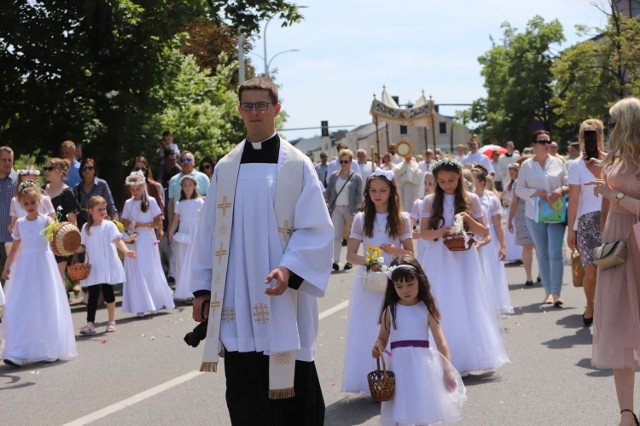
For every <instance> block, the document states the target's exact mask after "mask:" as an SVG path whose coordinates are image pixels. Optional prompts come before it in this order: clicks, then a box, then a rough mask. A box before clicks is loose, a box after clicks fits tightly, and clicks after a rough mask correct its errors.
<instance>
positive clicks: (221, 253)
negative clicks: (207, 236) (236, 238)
mask: <svg viewBox="0 0 640 426" xmlns="http://www.w3.org/2000/svg"><path fill="white" fill-rule="evenodd" d="M222 244H223V243H220V249H219V250H217V251H216V253H215V255H216V257H217V258H218V265H219V264H220V261H221V260H222V256H226V255H227V250H225V249H224V247H223V245H222Z"/></svg>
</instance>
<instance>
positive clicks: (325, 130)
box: [320, 121, 329, 138]
mask: <svg viewBox="0 0 640 426" xmlns="http://www.w3.org/2000/svg"><path fill="white" fill-rule="evenodd" d="M320 129H322V137H323V138H324V137H328V136H329V122H328V121H321V122H320Z"/></svg>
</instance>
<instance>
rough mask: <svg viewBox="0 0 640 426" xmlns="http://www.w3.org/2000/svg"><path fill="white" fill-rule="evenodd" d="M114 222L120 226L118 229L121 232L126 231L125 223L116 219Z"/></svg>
mask: <svg viewBox="0 0 640 426" xmlns="http://www.w3.org/2000/svg"><path fill="white" fill-rule="evenodd" d="M113 223H115V225H116V227H117V228H118V231H120V232H122V231H124V224H123V223H122V222H120V221H119V220H115V219H114V220H113Z"/></svg>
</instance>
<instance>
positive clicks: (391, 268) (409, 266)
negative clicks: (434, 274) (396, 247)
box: [387, 263, 416, 280]
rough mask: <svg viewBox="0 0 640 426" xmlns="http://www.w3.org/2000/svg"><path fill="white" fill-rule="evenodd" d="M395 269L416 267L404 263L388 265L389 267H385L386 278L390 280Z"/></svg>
mask: <svg viewBox="0 0 640 426" xmlns="http://www.w3.org/2000/svg"><path fill="white" fill-rule="evenodd" d="M396 269H413V270H414V271H415V269H416V268H414V267H413V266H411V265H407V264H404V263H403V264H402V265H396V266H390V267H389V269H387V278H389V279H390V280H391V279H392V278H391V277H392V276H393V271H395V270H396Z"/></svg>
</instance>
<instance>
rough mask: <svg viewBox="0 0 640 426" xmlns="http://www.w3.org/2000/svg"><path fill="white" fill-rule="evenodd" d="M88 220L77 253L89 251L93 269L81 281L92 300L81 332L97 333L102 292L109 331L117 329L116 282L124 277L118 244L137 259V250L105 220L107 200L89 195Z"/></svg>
mask: <svg viewBox="0 0 640 426" xmlns="http://www.w3.org/2000/svg"><path fill="white" fill-rule="evenodd" d="M87 211H88V213H89V220H88V221H87V223H85V224H84V225H83V226H82V232H81V238H82V245H81V246H80V248H79V249H78V253H82V252H86V253H87V260H88V262H89V264H91V272H90V273H89V276H88V277H87V279H86V280H82V281H80V285H81V286H82V287H87V288H88V291H89V300H88V302H87V325H85V326H84V327H82V329H81V330H80V334H85V335H90V334H95V333H96V328H95V325H94V324H95V320H96V309H97V307H98V296H100V292H101V291H102V295H103V297H104V301H105V302H106V303H107V315H108V317H109V321H108V322H107V330H106V331H107V332H112V331H116V298H115V295H114V294H113V285H114V284H121V283H123V282H124V280H125V276H124V268H123V267H122V262H121V261H120V258H119V257H118V252H117V250H116V246H117V247H118V248H119V249H120V251H122V252H123V253H124V254H125V255H126V256H128V257H130V258H135V257H136V253H135V252H134V251H131V250H129V249H128V248H127V246H126V244H125V243H124V242H123V241H122V239H121V236H122V235H121V234H120V231H118V228H117V227H116V225H115V224H114V223H113V222H112V221H110V220H106V219H105V218H106V217H107V200H105V199H104V198H102V197H101V196H99V195H95V196H93V197H91V198H89V201H88V202H87Z"/></svg>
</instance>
